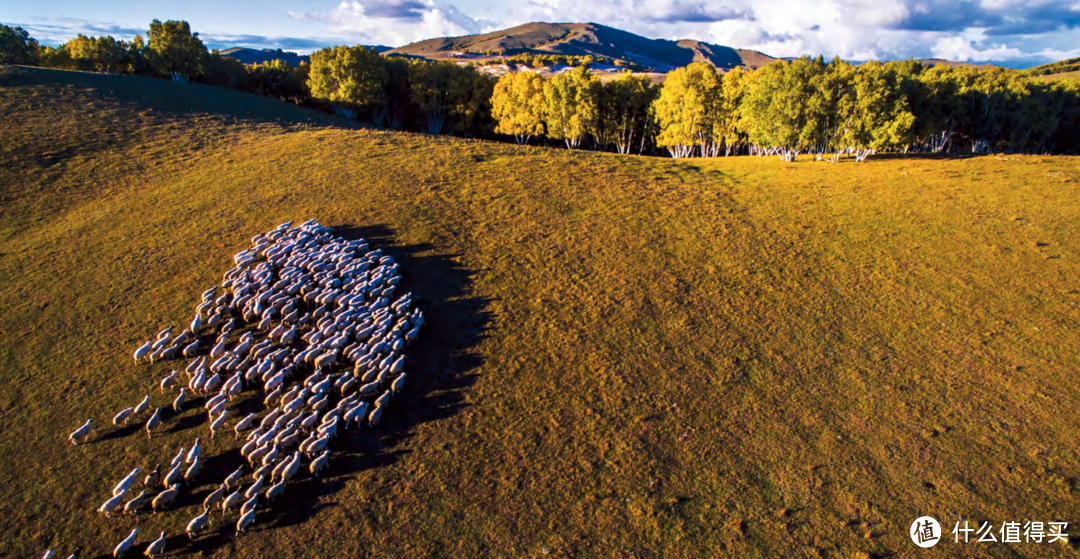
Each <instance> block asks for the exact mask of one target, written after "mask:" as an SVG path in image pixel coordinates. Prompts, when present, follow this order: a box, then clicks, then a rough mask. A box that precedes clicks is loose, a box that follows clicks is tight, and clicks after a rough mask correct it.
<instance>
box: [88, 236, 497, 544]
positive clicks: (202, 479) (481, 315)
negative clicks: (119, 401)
mask: <svg viewBox="0 0 1080 559" xmlns="http://www.w3.org/2000/svg"><path fill="white" fill-rule="evenodd" d="M335 233H336V234H338V235H341V236H343V237H345V238H347V239H358V238H365V239H367V240H368V242H369V244H370V246H371V248H372V249H377V248H381V249H383V252H384V253H386V254H389V255H390V256H392V257H393V258H394V260H395V261H396V262H398V264H399V265H400V267H401V276H402V280H401V287H400V289H399V292H406V291H408V292H412V294H413V300H414V302H415V303H414V304H415V305H416V306H418V307H419V308H420V309H421V310H422V311H423V312H424V317H425V323H424V327H423V328H422V329H421V331H420V336H419V337H418V338H417V339H416V340H415V341H414V342H413V343H412V344H410V345H409V346H408V347H407V348H406V350H405V355H406V356H407V357H406V358H407V364H406V372H407V373H408V375H409V376H408V379H409V380H408V383H407V384H406V386H405V389H404V391H403V393H402V394H401V395H399V396H397V397H395V399H394V400H393V402H392V403H391V405H390V406H389V407H388V408H387V411H386V414H385V415H384V416H383V417H382V421H381V422H380V424H379V426H378V427H375V428H370V427H366V426H365V427H363V428H361V429H357V428H355V427H353V428H350V429H348V430H344V431H342V432H339V434H338V437H337V438H335V439H334V440H333V441H332V442H331V449H332V451H333V452H332V454H331V456H330V462H329V464H328V466H327V467H326V469H325V470H323V471H322V472H321V473H320V476H319V477H315V476H313V475H312V474H311V473H310V472H309V470H308V464H309V461H308V460H305V461H304V462H303V464H302V466H301V470H300V472H299V473H298V474H297V476H296V477H295V478H293V480H292V481H290V482H289V484H288V486H287V487H286V489H285V492H284V494H282V495H281V496H280V497H279V498H278V499H277V500H276V501H275V502H273V503H271V504H270V505H269V506H267V503H266V502H265V501H262V498H261V497H260V504H259V508H258V510H259V512H258V514H257V516H256V520H255V523H254V524H253V525H252V526H250V527H249V528H248V532H249V533H247V534H246V535H245V534H241V535H240V536H239V537H240V538H244V537H249V538H250V537H258V535H257V533H258V532H261V531H264V530H273V529H277V528H283V527H288V526H294V525H297V524H302V523H303V522H305V521H307V520H308V519H310V518H312V517H313V516H315V515H317V514H318V513H319V511H321V510H323V509H327V508H332V507H334V506H337V504H336V503H334V502H333V501H332V500H330V499H328V498H329V497H331V496H332V495H334V494H335V493H338V492H339V491H341V490H342V489H343V488H345V486H346V484H347V483H349V482H350V481H351V480H353V479H354V478H355V476H356V474H358V473H360V472H363V471H366V470H371V469H377V468H381V467H384V466H387V465H390V464H393V463H395V462H396V461H397V460H399V459H401V458H402V457H404V456H405V455H406V454H407V451H402V450H389V449H391V448H394V447H397V446H398V445H400V444H401V443H402V442H404V441H406V440H408V439H409V438H410V437H411V436H412V434H413V433H414V430H415V428H416V427H417V426H418V425H421V424H424V423H428V422H433V421H440V420H443V419H446V418H448V417H451V416H453V415H454V414H456V413H458V412H459V411H460V410H462V409H463V408H464V407H465V406H466V405H467V404H465V403H464V391H465V390H466V389H467V388H468V387H469V386H471V385H472V384H473V383H474V382H475V381H476V379H477V375H476V374H475V373H472V372H471V371H472V370H474V369H475V368H476V367H477V366H479V365H480V363H481V361H480V360H479V358H477V357H476V356H475V355H474V354H471V353H470V352H469V350H470V349H471V348H472V347H474V346H475V345H476V344H477V343H478V342H479V341H480V340H482V339H483V337H484V335H485V334H484V331H485V329H486V327H487V324H488V321H489V315H488V313H487V312H486V311H485V310H484V309H485V307H486V305H487V303H488V301H487V300H485V299H479V298H469V297H466V295H467V293H468V292H469V286H470V285H471V272H469V271H467V270H465V269H463V268H462V267H461V266H460V265H458V264H457V263H456V262H455V261H454V260H453V259H452V258H450V257H447V256H439V255H423V256H421V255H420V254H421V253H424V252H427V251H429V250H430V249H431V248H432V246H431V245H428V244H422V245H396V244H394V243H393V232H392V231H391V230H390V229H389V228H387V227H383V226H370V227H338V228H336V230H335ZM204 347H206V346H204ZM242 398H243V400H241V401H239V402H238V403H236V404H233V405H232V406H230V407H235V409H236V415H235V416H234V417H233V421H231V422H230V430H229V431H227V432H226V431H221V432H219V433H218V435H217V436H218V437H223V438H228V439H232V438H233V437H234V435H233V433H232V430H231V427H232V425H235V420H236V419H237V418H240V417H243V416H244V415H245V414H246V413H247V412H248V411H257V410H263V411H265V407H264V406H263V404H262V398H263V394H262V391H261V389H258V388H256V389H254V390H252V389H251V388H248V389H246V390H245V391H244V393H243V395H242ZM196 405H197V404H196V402H195V401H192V402H189V403H188V404H187V405H186V406H185V411H184V413H181V414H179V416H169V417H168V418H167V419H166V424H165V425H163V426H162V427H159V429H161V430H167V431H178V430H186V429H190V428H192V427H194V426H196V425H199V424H202V423H206V422H207V418H206V413H205V410H203V409H201V407H199V408H198V409H195V411H194V413H191V410H192V409H194V408H196ZM163 411H164V410H163ZM169 411H170V412H171V409H170V410H169ZM230 413H234V412H230ZM131 427H132V426H127V427H123V428H121V429H119V430H117V431H114V432H113V433H110V434H107V435H105V436H103V437H100V438H99V439H98V440H99V441H101V440H111V439H115V438H119V437H122V436H126V435H131V434H136V435H137V434H139V433H140V432H141V426H140V425H135V426H133V427H134V428H135V429H134V430H132V429H131ZM197 434H198V436H203V437H208V436H209V433H208V432H207V431H202V430H200V431H199V432H198V433H197ZM143 436H145V434H143ZM242 441H243V439H239V440H237V443H236V445H235V447H234V448H232V449H230V450H228V451H226V452H223V453H219V454H216V455H213V456H203V457H202V460H204V462H203V465H202V469H201V471H200V474H199V476H198V479H199V482H198V485H197V486H196V487H194V488H188V487H183V488H182V489H181V492H180V495H179V496H178V497H177V499H176V502H175V503H174V504H173V505H172V506H171V507H170V508H172V509H175V508H182V507H188V506H192V505H199V506H200V508H201V503H202V502H203V500H204V499H205V498H206V496H207V495H209V494H210V493H211V492H212V491H214V490H215V489H217V488H218V487H219V486H220V483H221V481H222V480H224V479H225V477H226V476H228V475H229V474H230V473H231V472H233V471H235V470H236V469H237V468H238V467H240V466H244V468H245V476H244V479H243V483H244V486H245V487H246V486H250V484H251V483H252V481H253V480H252V479H251V470H252V468H251V467H250V466H248V465H247V464H246V462H245V461H244V459H243V457H242V456H241V455H240V444H241V442H242ZM176 450H177V449H168V450H167V451H166V454H168V453H169V451H171V452H176ZM170 456H171V454H170ZM164 474H165V472H162V475H164ZM234 488H235V487H234ZM159 514H170V513H169V512H168V511H165V512H163V513H159ZM238 517H239V514H238V513H237V511H236V509H233V510H230V511H229V513H228V514H226V515H225V516H224V518H223V517H222V514H221V512H220V510H218V511H214V512H212V514H211V526H210V528H209V529H208V530H207V531H205V532H204V533H202V534H201V535H199V536H198V537H196V538H194V539H193V540H189V539H188V537H187V536H186V535H185V534H173V535H170V536H169V537H168V539H167V543H166V549H167V550H169V555H173V554H182V555H186V554H189V553H200V552H201V553H205V554H213V553H215V552H216V551H218V550H220V549H221V548H223V547H225V546H228V545H229V544H231V543H233V542H235V541H237V536H236V535H235V533H236V521H237V520H238ZM188 520H190V519H189V518H186V519H184V523H183V525H186V524H187V521H188ZM145 536H146V537H145V538H140V544H139V545H138V546H136V547H135V548H133V549H132V550H130V551H129V554H130V555H132V556H135V555H138V554H141V553H142V552H143V551H144V550H145V548H146V546H147V545H148V544H149V542H150V541H152V540H153V539H156V538H157V534H146V535H145ZM102 557H106V556H102Z"/></svg>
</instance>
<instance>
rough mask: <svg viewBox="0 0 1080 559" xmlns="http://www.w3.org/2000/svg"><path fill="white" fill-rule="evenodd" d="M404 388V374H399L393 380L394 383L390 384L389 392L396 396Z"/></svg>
mask: <svg viewBox="0 0 1080 559" xmlns="http://www.w3.org/2000/svg"><path fill="white" fill-rule="evenodd" d="M404 386H405V373H401V374H400V375H398V376H397V378H395V379H394V382H392V383H390V392H393V393H394V394H397V393H398V392H401V389H402V388H404Z"/></svg>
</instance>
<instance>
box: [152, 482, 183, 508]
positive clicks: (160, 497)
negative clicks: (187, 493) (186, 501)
mask: <svg viewBox="0 0 1080 559" xmlns="http://www.w3.org/2000/svg"><path fill="white" fill-rule="evenodd" d="M179 494H180V485H178V484H174V485H172V486H170V487H169V488H168V489H166V490H164V491H162V492H161V493H158V494H157V496H156V497H154V500H153V501H151V502H150V506H151V508H153V509H154V512H157V511H159V510H161V509H164V508H165V507H167V506H169V505H170V504H172V502H173V501H175V500H176V496H177V495H179Z"/></svg>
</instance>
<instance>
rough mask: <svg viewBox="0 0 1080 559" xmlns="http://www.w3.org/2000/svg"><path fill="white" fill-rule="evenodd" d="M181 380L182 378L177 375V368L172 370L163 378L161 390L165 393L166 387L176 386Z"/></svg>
mask: <svg viewBox="0 0 1080 559" xmlns="http://www.w3.org/2000/svg"><path fill="white" fill-rule="evenodd" d="M179 380H180V378H179V376H178V375H177V372H176V370H175V369H174V370H173V371H172V372H170V373H169V374H168V375H166V376H165V377H164V378H162V379H161V383H160V386H161V392H162V393H164V392H165V390H166V389H169V388H172V387H173V386H176V383H177V382H179Z"/></svg>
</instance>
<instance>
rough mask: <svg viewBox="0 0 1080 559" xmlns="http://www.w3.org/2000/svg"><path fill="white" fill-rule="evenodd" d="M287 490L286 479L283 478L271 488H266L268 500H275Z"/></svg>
mask: <svg viewBox="0 0 1080 559" xmlns="http://www.w3.org/2000/svg"><path fill="white" fill-rule="evenodd" d="M284 492H285V480H281V481H279V482H277V483H275V484H274V485H271V486H270V489H267V490H266V500H267V501H273V500H274V499H277V498H278V497H280V496H281V494H282V493H284Z"/></svg>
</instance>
